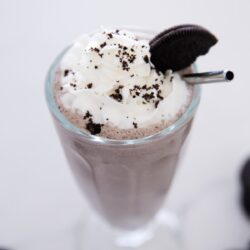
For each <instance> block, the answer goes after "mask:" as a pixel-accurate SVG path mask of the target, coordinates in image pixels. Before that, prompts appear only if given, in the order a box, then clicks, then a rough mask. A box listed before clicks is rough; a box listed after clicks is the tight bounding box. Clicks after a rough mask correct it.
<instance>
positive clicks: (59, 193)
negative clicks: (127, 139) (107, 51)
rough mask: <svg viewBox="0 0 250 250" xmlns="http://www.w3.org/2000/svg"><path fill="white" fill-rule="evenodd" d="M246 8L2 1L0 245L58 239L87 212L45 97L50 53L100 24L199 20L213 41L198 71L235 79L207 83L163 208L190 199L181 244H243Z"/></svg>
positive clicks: (246, 237)
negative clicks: (241, 172)
mask: <svg viewBox="0 0 250 250" xmlns="http://www.w3.org/2000/svg"><path fill="white" fill-rule="evenodd" d="M249 10H250V2H249V0H241V1H239V0H221V1H215V0H210V1H202V0H183V1H180V0H172V1H166V0H165V1H163V0H162V1H161V0H154V1H133V0H126V1H117V0H111V1H109V0H106V1H97V0H91V1H84V0H82V1H80V0H79V1H76V0H72V1H66V0H61V1H49V0H43V1H32V0H23V1H14V0H8V1H3V0H2V1H0V84H1V85H0V86H1V88H0V114H1V123H0V246H1V245H6V246H10V247H13V248H14V249H20V247H21V246H23V245H25V244H26V243H28V242H30V241H32V242H33V243H34V245H36V242H40V243H39V244H41V242H42V241H43V239H48V237H52V238H53V236H55V235H63V233H62V232H66V231H67V228H70V227H71V226H72V225H73V224H74V223H75V222H76V221H77V220H78V218H79V217H80V216H81V213H84V211H85V207H86V204H85V201H84V199H83V198H82V196H81V194H80V192H79V190H78V188H77V187H76V185H75V183H74V180H73V178H72V176H71V173H70V171H69V169H68V167H67V164H66V162H65V158H64V156H63V153H62V149H61V146H60V144H59V140H58V138H57V135H56V133H55V129H54V127H53V124H52V122H51V118H50V115H49V112H48V110H47V107H46V103H45V100H44V93H43V91H44V90H43V88H44V78H45V75H46V71H47V69H48V66H49V65H50V63H51V62H52V60H53V59H54V57H55V56H56V55H57V54H58V53H59V52H60V51H61V49H62V48H64V47H65V45H67V44H68V43H69V42H70V41H71V40H73V39H74V38H75V37H76V36H78V35H79V34H80V33H82V32H88V31H91V30H93V29H96V28H98V27H99V26H100V25H106V26H108V25H113V26H116V25H117V26H118V25H124V24H125V25H137V26H143V27H146V28H150V29H157V30H162V29H164V28H166V27H169V26H171V25H175V24H180V23H197V24H201V25H203V26H205V27H207V28H209V29H210V30H211V31H213V32H214V33H215V34H216V35H217V36H218V38H219V43H218V44H217V45H216V47H214V48H213V49H212V50H211V52H210V53H209V55H207V56H206V57H203V58H200V59H198V65H199V69H200V71H205V70H213V69H214V70H216V69H224V68H229V69H232V70H233V71H234V72H235V74H236V78H235V81H234V82H233V83H232V84H228V85H227V84H217V85H210V86H205V87H204V89H203V97H202V102H201V105H200V108H199V111H198V116H197V119H196V121H195V124H194V127H193V131H192V133H191V136H190V142H189V147H188V150H187V152H186V155H185V157H184V159H183V161H182V162H181V164H180V168H179V171H178V174H177V176H176V179H175V182H174V184H173V187H172V190H171V192H170V194H169V205H170V206H173V207H174V208H178V207H180V206H182V205H183V204H186V203H188V202H189V201H190V200H193V199H194V201H193V202H191V203H192V206H191V207H190V208H189V210H188V211H187V212H186V216H185V226H183V230H184V231H185V237H186V239H187V249H192V250H217V249H218V250H219V249H228V248H230V247H244V246H246V244H247V242H248V241H250V221H247V220H246V218H245V217H244V216H243V215H242V213H241V210H240V206H239V193H240V190H239V186H238V174H239V170H240V167H241V165H242V163H243V162H244V160H245V159H246V157H248V156H250V132H249V131H250V110H249V109H250V82H249V72H250V70H249V68H250V60H249V58H250V32H249V25H250V15H249ZM65 230H66V231H65ZM66 234H67V233H66ZM57 237H60V236H57ZM63 237H64V236H63ZM37 244H38V243H37ZM65 246H66V245H64V247H65ZM36 249H38V248H36V247H33V250H36ZM39 249H40V248H39ZM44 249H46V250H50V249H53V250H57V249H60V250H61V249H62V248H59V247H55V246H54V247H52V248H50V249H49V247H47V248H44ZM65 249H75V248H74V246H73V245H70V243H69V245H67V246H66V248H65Z"/></svg>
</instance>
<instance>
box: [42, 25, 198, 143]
mask: <svg viewBox="0 0 250 250" xmlns="http://www.w3.org/2000/svg"><path fill="white" fill-rule="evenodd" d="M133 31H135V30H133ZM139 32H140V30H139ZM142 32H143V33H144V32H145V33H151V34H153V33H152V31H149V32H146V31H145V30H143V31H142ZM69 48H70V46H68V47H66V48H65V49H64V50H63V51H62V52H61V53H60V54H59V55H58V56H57V57H56V58H55V60H54V61H53V62H52V64H51V66H50V67H49V70H48V73H47V76H46V80H45V95H46V102H47V105H48V108H49V110H50V112H51V113H52V115H53V116H54V117H55V118H56V119H57V120H58V121H59V123H60V124H61V125H62V126H63V127H64V128H65V129H66V130H68V131H70V132H72V133H74V134H76V135H78V136H80V137H82V138H83V139H85V140H88V141H89V142H93V143H97V144H109V145H131V144H132V145H134V144H142V143H146V142H150V141H154V140H158V139H161V138H163V137H165V136H167V135H169V134H172V133H174V131H176V130H178V129H179V128H181V127H182V126H183V125H184V124H186V123H187V122H188V121H189V120H190V119H191V118H192V117H193V114H194V113H195V111H196V109H197V107H198V104H199V102H200V97H201V87H200V86H199V85H195V86H194V87H193V96H192V100H191V103H190V104H189V106H188V108H187V109H186V111H185V112H184V113H183V114H182V116H181V117H180V118H179V119H178V120H177V121H175V122H174V123H173V124H171V125H170V126H168V127H166V128H164V129H163V130H161V131H159V132H157V133H155V134H152V135H149V136H146V137H142V138H138V139H109V138H105V137H100V136H96V135H91V134H89V133H88V132H84V131H83V130H81V129H80V128H78V127H76V126H75V125H74V124H72V123H71V122H70V121H69V120H68V119H67V118H66V117H65V116H64V115H63V114H62V113H61V112H60V110H59V109H58V105H57V103H56V101H55V98H54V93H53V83H54V77H55V73H56V70H57V69H58V66H59V63H60V61H61V59H62V57H63V56H64V54H65V53H66V52H67V50H68V49H69ZM194 68H195V66H194Z"/></svg>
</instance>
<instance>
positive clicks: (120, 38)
mask: <svg viewBox="0 0 250 250" xmlns="http://www.w3.org/2000/svg"><path fill="white" fill-rule="evenodd" d="M60 69H61V72H62V76H61V81H60V82H61V84H62V87H61V102H62V104H63V106H64V108H66V109H67V110H70V111H71V112H75V113H77V114H80V115H83V117H85V118H88V119H89V117H91V122H93V123H95V124H98V125H99V126H101V125H105V124H107V123H109V124H112V125H113V126H117V127H119V128H121V129H129V128H139V127H142V128H144V127H147V126H150V125H153V124H157V123H159V122H161V121H165V120H171V119H173V118H174V117H175V116H176V114H178V112H180V111H181V109H182V108H183V106H184V105H185V104H187V102H188V99H189V91H188V88H187V85H186V83H185V82H184V81H182V80H181V78H180V76H179V75H178V74H176V73H172V71H171V70H168V71H166V73H165V74H162V73H161V72H158V71H157V70H156V69H155V68H154V65H153V64H152V63H151V62H150V47H149V42H148V41H147V40H138V39H137V38H136V35H134V34H132V33H130V32H128V31H125V30H102V31H100V32H98V33H95V34H93V35H84V36H82V37H80V38H79V39H77V40H76V41H75V42H74V44H73V45H72V47H71V48H70V49H69V50H68V51H67V53H66V54H65V56H64V58H63V59H62V61H61V65H60Z"/></svg>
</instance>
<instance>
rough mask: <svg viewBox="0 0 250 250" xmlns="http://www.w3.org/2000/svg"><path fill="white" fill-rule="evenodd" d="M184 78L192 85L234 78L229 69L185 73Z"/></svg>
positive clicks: (228, 80)
mask: <svg viewBox="0 0 250 250" xmlns="http://www.w3.org/2000/svg"><path fill="white" fill-rule="evenodd" d="M182 77H183V78H184V80H185V81H186V82H187V83H189V84H192V85H195V84H203V83H214V82H230V81H232V80H233V79H234V73H233V72H232V71H230V70H220V71H210V72H203V73H193V74H185V75H183V76H182Z"/></svg>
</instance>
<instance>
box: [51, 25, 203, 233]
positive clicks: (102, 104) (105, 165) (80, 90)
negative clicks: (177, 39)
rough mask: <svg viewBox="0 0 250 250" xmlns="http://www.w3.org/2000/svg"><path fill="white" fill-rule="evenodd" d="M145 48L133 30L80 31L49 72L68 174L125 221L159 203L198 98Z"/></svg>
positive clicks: (146, 216) (106, 214) (120, 223)
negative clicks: (164, 68)
mask: <svg viewBox="0 0 250 250" xmlns="http://www.w3.org/2000/svg"><path fill="white" fill-rule="evenodd" d="M150 51H151V48H150V45H149V41H148V40H146V39H143V38H142V37H140V36H138V35H136V34H133V33H131V32H129V31H126V30H102V31H100V32H97V33H95V34H92V35H84V36H82V37H81V38H79V39H78V40H77V41H76V42H75V43H74V44H73V45H72V46H71V47H70V48H69V49H68V50H67V51H66V53H64V54H63V55H62V56H61V57H60V58H59V62H57V63H58V64H57V65H54V68H53V69H52V72H51V79H50V80H51V85H50V90H49V91H51V93H52V96H51V97H53V102H54V104H53V105H56V107H57V110H55V109H56V107H54V110H52V114H53V116H54V118H55V119H54V121H55V125H56V127H57V130H58V133H59V136H60V139H61V142H62V145H63V148H64V152H65V154H66V157H67V159H68V162H69V165H70V167H71V169H72V171H73V174H74V176H75V178H76V180H77V181H78V184H79V186H80V187H81V189H82V191H83V192H84V193H85V196H86V197H87V199H88V201H89V202H90V203H91V205H92V207H93V208H94V209H95V210H96V211H98V213H99V214H100V215H101V216H102V217H103V218H104V219H105V220H106V221H107V222H109V223H110V224H112V225H113V226H115V227H118V228H122V229H136V228H139V227H141V226H143V225H145V224H146V223H147V222H149V220H150V219H152V217H153V216H154V215H155V214H156V212H157V211H158V210H159V208H160V207H161V206H162V204H163V202H164V199H165V196H166V193H167V191H168V189H169V186H170V184H171V181H172V178H173V175H174V172H175V169H176V165H177V161H178V157H179V153H180V150H181V147H182V145H183V143H184V141H185V139H186V137H187V135H188V133H189V130H190V128H191V124H192V118H193V115H194V112H195V110H196V107H197V105H198V101H199V96H198V95H199V94H198V90H197V89H194V88H193V87H191V86H188V85H187V84H186V83H185V82H184V81H183V80H182V79H181V77H180V75H179V74H178V73H174V72H173V71H172V70H171V69H167V70H165V71H164V72H163V71H162V70H158V69H157V68H155V65H154V63H153V62H152V61H151V52H150ZM52 91H53V92H52ZM47 97H48V96H47Z"/></svg>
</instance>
